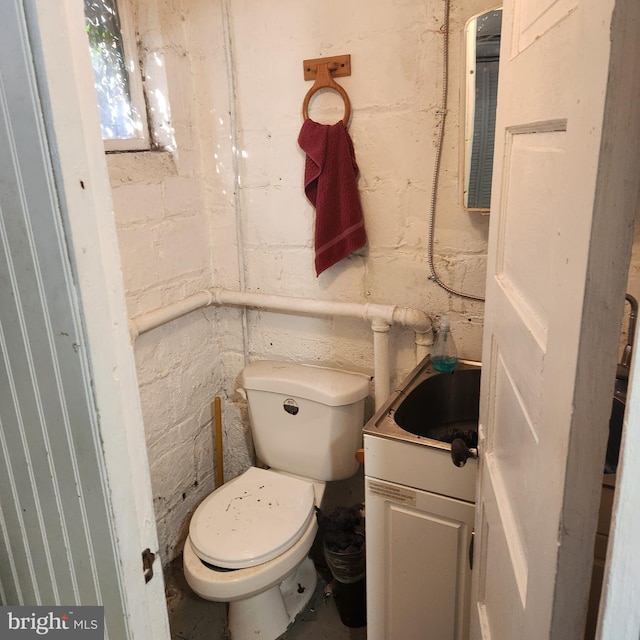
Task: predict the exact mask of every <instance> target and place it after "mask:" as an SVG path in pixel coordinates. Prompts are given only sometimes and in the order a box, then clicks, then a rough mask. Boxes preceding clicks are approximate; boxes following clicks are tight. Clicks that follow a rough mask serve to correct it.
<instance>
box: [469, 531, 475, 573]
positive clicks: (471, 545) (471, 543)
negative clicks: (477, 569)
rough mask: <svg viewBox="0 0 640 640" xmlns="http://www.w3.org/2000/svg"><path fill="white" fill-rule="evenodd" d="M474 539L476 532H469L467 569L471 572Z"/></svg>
mask: <svg viewBox="0 0 640 640" xmlns="http://www.w3.org/2000/svg"><path fill="white" fill-rule="evenodd" d="M475 537H476V532H475V531H472V532H471V540H469V569H471V570H472V571H473V543H474V540H475Z"/></svg>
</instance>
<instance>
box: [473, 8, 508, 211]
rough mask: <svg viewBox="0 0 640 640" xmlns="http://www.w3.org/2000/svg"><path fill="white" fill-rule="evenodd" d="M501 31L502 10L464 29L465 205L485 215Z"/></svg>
mask: <svg viewBox="0 0 640 640" xmlns="http://www.w3.org/2000/svg"><path fill="white" fill-rule="evenodd" d="M501 27H502V9H501V8H500V9H493V10H491V11H487V12H485V13H481V14H479V15H477V16H474V17H473V18H471V19H470V20H469V21H468V22H467V24H466V27H465V37H466V65H465V77H466V101H465V127H464V182H463V202H464V207H465V209H468V210H473V211H481V212H484V213H487V212H488V211H489V206H490V204H491V174H492V170H493V144H494V136H495V126H496V104H497V98H498V69H499V65H500V32H501Z"/></svg>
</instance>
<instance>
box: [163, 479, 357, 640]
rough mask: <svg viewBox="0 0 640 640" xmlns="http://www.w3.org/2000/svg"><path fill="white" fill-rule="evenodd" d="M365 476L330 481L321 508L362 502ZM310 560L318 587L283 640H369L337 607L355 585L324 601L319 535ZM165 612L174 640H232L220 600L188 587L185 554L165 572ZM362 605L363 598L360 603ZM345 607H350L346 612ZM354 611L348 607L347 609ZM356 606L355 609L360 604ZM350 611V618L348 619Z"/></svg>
mask: <svg viewBox="0 0 640 640" xmlns="http://www.w3.org/2000/svg"><path fill="white" fill-rule="evenodd" d="M362 485H363V478H362V473H361V472H360V473H358V474H356V476H355V477H354V478H352V479H350V480H347V481H343V482H330V483H328V485H327V489H326V491H325V499H324V500H323V504H322V508H323V509H326V510H327V511H329V510H330V509H332V508H333V507H334V506H338V505H347V506H350V505H353V504H356V503H358V502H362V501H363V497H364V496H363V490H362ZM310 556H311V558H312V560H313V561H314V563H315V565H316V569H317V571H318V586H317V587H316V590H315V592H314V594H313V596H312V597H311V600H310V602H309V604H308V605H307V607H306V608H305V610H304V611H303V612H302V613H301V614H300V615H299V616H298V618H297V619H296V620H295V622H294V623H293V625H291V627H289V629H288V630H287V631H286V633H285V634H284V635H282V636H281V639H282V640H322V639H328V638H330V639H331V640H366V637H367V629H366V626H365V627H357V628H354V627H348V626H346V625H345V624H343V622H342V620H341V617H340V612H339V610H338V607H337V604H336V597H337V598H340V597H341V595H342V597H343V600H342V602H344V597H345V595H346V596H353V595H354V594H355V595H356V602H357V589H354V588H353V587H346V588H345V587H343V586H340V587H338V592H337V593H336V595H335V597H334V596H330V597H327V598H325V596H324V590H325V587H326V586H327V582H329V581H331V578H332V577H331V573H330V571H329V570H328V568H327V566H326V563H325V562H324V557H323V555H322V547H321V542H320V535H318V537H317V538H316V542H315V543H314V546H313V548H312V549H311V553H310ZM165 585H166V594H167V608H168V610H169V623H170V626H171V640H232V639H230V638H229V636H228V634H227V633H226V621H227V606H226V604H224V603H220V602H209V601H206V600H203V599H202V598H200V597H198V596H196V595H195V594H194V593H193V592H192V591H191V589H190V588H189V586H188V585H187V583H186V581H185V578H184V573H183V571H182V556H178V558H176V559H175V560H174V561H173V562H172V563H171V564H170V565H169V566H168V567H167V568H166V569H165ZM360 602H362V599H360ZM345 607H347V608H346V609H345ZM349 607H350V608H349ZM356 607H357V605H356ZM341 609H342V611H343V614H344V611H345V610H346V611H348V612H350V614H351V615H354V612H356V613H357V608H356V609H354V608H353V606H352V605H345V604H342V605H341ZM350 614H349V613H347V616H348V615H350Z"/></svg>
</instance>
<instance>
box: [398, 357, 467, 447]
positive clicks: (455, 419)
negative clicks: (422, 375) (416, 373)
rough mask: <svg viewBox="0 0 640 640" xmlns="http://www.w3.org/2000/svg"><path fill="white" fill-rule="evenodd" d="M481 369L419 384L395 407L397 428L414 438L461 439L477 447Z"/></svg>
mask: <svg viewBox="0 0 640 640" xmlns="http://www.w3.org/2000/svg"><path fill="white" fill-rule="evenodd" d="M479 400H480V369H479V368H471V369H459V370H456V369H454V370H453V371H450V372H447V373H439V372H434V373H433V375H430V376H429V377H427V378H426V379H425V380H423V381H422V382H420V383H419V384H418V385H417V386H416V387H415V388H414V389H413V390H412V391H411V392H410V393H409V394H408V395H407V397H406V398H404V400H402V402H401V403H400V405H399V406H398V408H397V410H396V412H395V415H394V420H395V422H396V424H397V425H398V426H399V427H401V428H402V429H404V430H405V431H408V432H409V433H413V434H415V435H417V436H421V437H424V438H431V439H433V440H439V441H440V442H452V441H453V440H454V438H462V439H463V440H464V441H465V443H466V444H467V446H469V447H475V446H477V444H478V405H479Z"/></svg>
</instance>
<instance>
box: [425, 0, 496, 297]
mask: <svg viewBox="0 0 640 640" xmlns="http://www.w3.org/2000/svg"><path fill="white" fill-rule="evenodd" d="M449 6H450V0H444V19H443V23H442V36H443V43H442V100H441V103H440V109H439V111H438V112H437V115H439V116H440V121H439V124H438V137H437V142H436V161H435V166H434V169H433V182H432V185H431V201H430V203H429V235H428V242H427V258H428V261H429V270H430V271H431V275H430V276H429V280H431V281H432V282H435V283H436V284H437V285H438V286H439V287H441V288H442V289H444V290H445V291H447V292H448V293H450V294H452V295H454V296H458V297H460V298H466V299H468V300H480V301H481V302H484V297H482V296H476V295H473V294H470V293H463V292H462V291H456V289H453V288H452V287H450V286H449V285H447V284H445V283H444V282H442V280H440V278H439V277H438V274H437V273H436V268H435V265H434V263H433V240H434V231H435V225H436V200H437V197H438V181H439V178H440V164H441V160H442V145H443V141H444V125H445V121H446V117H447V94H448V92H449Z"/></svg>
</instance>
